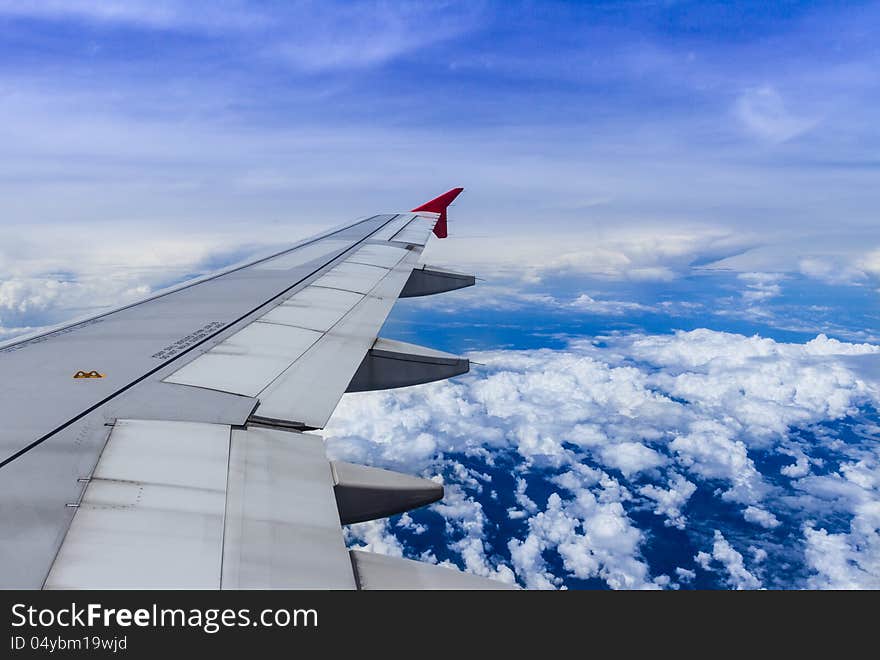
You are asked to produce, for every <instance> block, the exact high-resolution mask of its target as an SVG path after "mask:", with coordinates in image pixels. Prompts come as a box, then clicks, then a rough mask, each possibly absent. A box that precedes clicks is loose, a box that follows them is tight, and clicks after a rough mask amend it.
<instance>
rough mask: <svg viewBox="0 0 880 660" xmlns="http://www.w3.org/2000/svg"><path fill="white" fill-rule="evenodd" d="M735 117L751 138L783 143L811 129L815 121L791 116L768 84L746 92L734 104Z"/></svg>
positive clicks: (778, 94)
mask: <svg viewBox="0 0 880 660" xmlns="http://www.w3.org/2000/svg"><path fill="white" fill-rule="evenodd" d="M735 109H736V116H737V118H738V119H739V121H740V122H741V124H742V126H743V127H744V128H745V129H746V130H747V131H749V132H750V133H751V134H752V135H755V136H756V137H759V138H762V139H764V140H768V141H770V142H786V141H787V140H791V139H793V138H796V137H798V136H799V135H802V134H804V133H806V132H807V131H809V130H811V129H812V128H814V127H815V126H816V125H817V124H818V123H819V120H818V119H813V118H807V117H802V116H798V115H796V114H794V113H792V112H791V111H790V110H789V109H788V107H787V104H786V103H785V101H784V100H783V98H782V95H781V94H780V93H779V92H778V91H777V90H776V89H775V88H774V87H771V86H769V85H764V86H761V87H756V88H753V89H748V90H746V91H745V92H743V93H742V94H741V95H740V96H739V98H738V99H737V101H736V106H735Z"/></svg>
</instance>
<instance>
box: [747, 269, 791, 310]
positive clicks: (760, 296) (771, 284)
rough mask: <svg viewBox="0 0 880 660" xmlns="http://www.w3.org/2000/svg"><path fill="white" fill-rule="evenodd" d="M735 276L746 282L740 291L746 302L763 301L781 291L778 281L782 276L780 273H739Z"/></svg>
mask: <svg viewBox="0 0 880 660" xmlns="http://www.w3.org/2000/svg"><path fill="white" fill-rule="evenodd" d="M737 277H738V279H740V280H742V281H743V282H745V283H746V290H745V291H743V292H742V297H743V300H744V301H745V302H746V303H749V304H755V303H759V302H765V301H767V300H769V299H770V298H775V297H776V296H778V295H779V294H780V293H782V286H780V282H781V281H782V279H783V278H784V276H783V275H782V274H780V273H740V274H739V275H737Z"/></svg>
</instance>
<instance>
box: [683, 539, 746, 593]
mask: <svg viewBox="0 0 880 660" xmlns="http://www.w3.org/2000/svg"><path fill="white" fill-rule="evenodd" d="M694 560H695V561H696V562H697V563H698V564H699V565H700V566H702V567H703V569H705V570H716V569H715V567H714V565H713V561H714V562H717V563H718V564H720V569H721V570H723V571H724V572H725V573H726V574H727V577H726V579H727V583H728V584H729V585H730V586H731V587H733V588H734V589H759V588H760V587H761V581H760V580H759V579H758V578H757V577H755V576H754V575H753V574H752V573H751V572H749V570H748V569H747V568H746V566H745V562H744V561H743V556H742V554H740V553H739V552H737V551H736V550H735V549H734V547H733V546H732V545H730V543H729V542H728V541H727V539H726V538H724V535H723V534H722V533H721V532H720V531H718V530H717V529H716V530H715V538H714V541H713V543H712V552H711V554H710V553H707V552H702V551H701V552H699V553H698V554H697V556H696V557H694Z"/></svg>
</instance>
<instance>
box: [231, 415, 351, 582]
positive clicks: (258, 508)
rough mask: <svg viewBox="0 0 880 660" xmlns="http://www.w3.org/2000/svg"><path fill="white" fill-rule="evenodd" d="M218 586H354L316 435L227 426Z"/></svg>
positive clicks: (326, 465)
mask: <svg viewBox="0 0 880 660" xmlns="http://www.w3.org/2000/svg"><path fill="white" fill-rule="evenodd" d="M222 583H223V588H224V589H270V588H272V589H315V588H319V589H354V588H355V581H354V575H353V573H352V569H351V561H350V559H349V555H348V551H347V550H346V547H345V543H344V542H343V538H342V530H341V525H340V522H339V512H338V510H337V508H336V498H335V496H334V492H333V479H332V475H331V471H330V464H329V462H328V461H327V457H326V455H325V453H324V443H323V441H322V440H321V438H320V437H318V436H314V435H304V434H300V433H291V432H287V431H273V430H269V429H259V428H252V429H249V430H247V431H239V430H235V431H233V432H232V446H231V450H230V457H229V490H228V493H227V508H226V532H225V535H224V549H223V578H222Z"/></svg>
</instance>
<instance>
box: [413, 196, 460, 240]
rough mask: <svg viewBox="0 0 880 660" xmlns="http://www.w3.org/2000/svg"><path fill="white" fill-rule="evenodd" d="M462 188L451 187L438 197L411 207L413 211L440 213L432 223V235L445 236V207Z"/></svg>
mask: <svg viewBox="0 0 880 660" xmlns="http://www.w3.org/2000/svg"><path fill="white" fill-rule="evenodd" d="M462 190H464V188H453V189H452V190H450V191H449V192H445V193H443V194H442V195H440V196H439V197H435V198H434V199H432V200H431V201H430V202H425V203H424V204H422V205H421V206H418V207H416V208H414V209H413V212H416V211H429V212H431V213H439V214H440V218H439V219H438V220H437V224H436V225H434V235H435V236H437V238H446V236H447V231H446V207H448V206H449V205H450V204H452V200H454V199H455V198H456V197H458V195H459V193H461V191H462Z"/></svg>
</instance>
